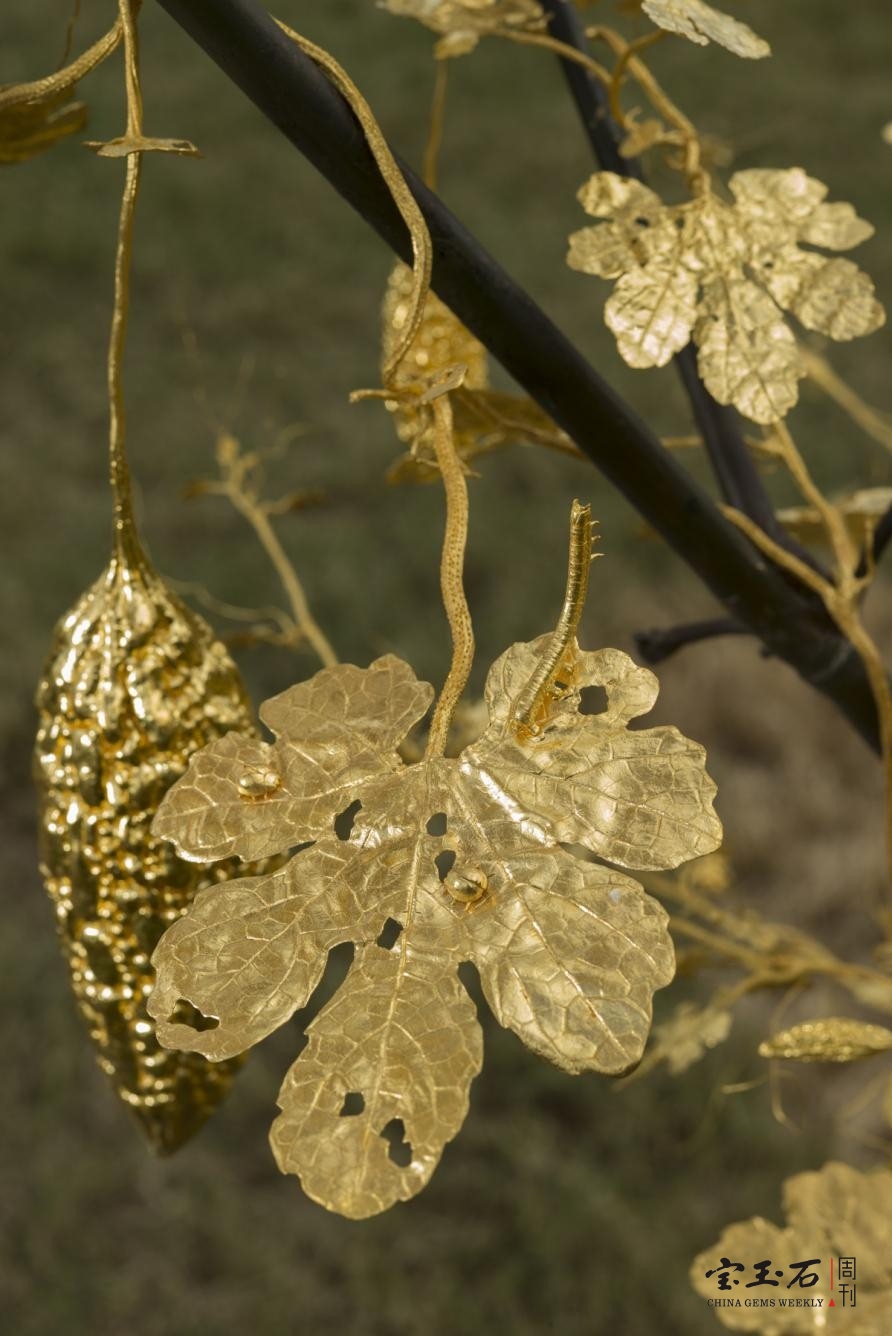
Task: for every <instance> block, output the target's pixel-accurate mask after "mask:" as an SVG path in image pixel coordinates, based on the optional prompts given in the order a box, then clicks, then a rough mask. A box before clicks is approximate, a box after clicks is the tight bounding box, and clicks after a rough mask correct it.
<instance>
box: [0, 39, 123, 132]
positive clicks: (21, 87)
mask: <svg viewBox="0 0 892 1336" xmlns="http://www.w3.org/2000/svg"><path fill="white" fill-rule="evenodd" d="M123 35H124V30H123V27H122V25H121V20H120V18H118V19H117V20H116V21H115V23H114V24H113V25H112V27H111V28H109V30H108V32H107V33H106V34H105V35H104V36H103V37H100V38H99V40H98V41H97V42H94V43H93V45H92V46H91V47H88V48H87V50H86V51H84V52H83V54H82V55H80V56H78V57H77V59H76V60H73V61H72V62H71V64H70V65H66V66H65V67H64V69H61V70H57V71H56V72H55V74H47V75H46V76H45V77H44V78H43V79H34V80H32V82H31V83H22V84H11V85H10V86H9V87H8V88H0V111H5V110H6V108H7V107H17V106H19V105H20V104H21V103H23V102H39V101H41V100H42V99H43V98H46V97H52V96H53V95H54V94H55V93H61V92H64V91H65V89H67V88H72V87H73V86H74V85H75V84H76V83H78V82H79V81H80V80H81V79H83V78H84V77H85V75H87V74H89V73H90V72H91V70H95V68H96V66H97V65H101V64H102V62H103V60H105V59H106V57H107V56H110V55H111V54H112V52H113V51H114V50H116V49H117V47H118V46H119V44H120V41H121V38H122V37H123Z"/></svg>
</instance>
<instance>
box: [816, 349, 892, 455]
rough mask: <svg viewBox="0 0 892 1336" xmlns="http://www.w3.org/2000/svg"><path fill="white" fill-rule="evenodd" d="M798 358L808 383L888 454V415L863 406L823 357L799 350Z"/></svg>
mask: <svg viewBox="0 0 892 1336" xmlns="http://www.w3.org/2000/svg"><path fill="white" fill-rule="evenodd" d="M801 351H802V357H803V360H804V362H805V369H806V371H807V372H808V377H809V380H811V381H812V382H813V383H814V384H815V385H817V386H818V388H819V389H820V390H823V392H824V394H826V395H827V397H828V398H829V399H832V400H833V402H834V403H835V404H838V405H839V407H840V408H841V409H842V410H843V412H844V413H848V415H849V417H850V418H851V419H852V421H853V422H854V423H855V424H856V425H857V426H859V427H860V428H861V430H862V431H863V432H865V433H866V434H867V435H868V436H870V437H872V439H873V440H875V441H876V442H877V444H878V445H881V446H882V447H883V449H884V450H888V451H889V452H890V453H892V420H890V418H889V415H888V414H886V413H882V412H880V411H879V409H876V408H872V407H871V405H870V404H868V403H865V401H864V400H863V399H862V398H861V396H860V395H859V394H857V393H856V392H855V391H854V390H853V389H852V387H851V386H850V385H847V384H846V382H845V381H844V380H843V379H842V377H841V376H839V375H837V373H836V372H835V371H834V369H833V367H832V366H831V365H830V363H829V362H828V361H827V359H826V358H825V357H821V355H820V354H819V353H816V352H815V351H814V350H813V349H812V348H807V347H805V348H802V350H801Z"/></svg>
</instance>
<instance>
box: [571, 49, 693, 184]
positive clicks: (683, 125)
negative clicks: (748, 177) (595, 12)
mask: <svg viewBox="0 0 892 1336" xmlns="http://www.w3.org/2000/svg"><path fill="white" fill-rule="evenodd" d="M586 36H588V37H593V38H600V39H601V40H602V41H604V42H606V43H607V45H608V46H609V47H610V49H611V50H612V51H613V53H614V55H615V56H617V58H618V64H617V67H616V69H615V70H614V72H613V75H612V77H611V80H610V82H609V83H608V85H607V92H608V96H609V97H610V106H611V110H612V111H613V114H614V116H615V117H616V119H617V120H618V121H619V123H620V124H621V125H623V126H624V125H625V116H624V115H623V110H622V107H621V106H620V104H619V83H620V79H621V76H622V75H623V74H624V73H625V72H626V71H628V73H629V74H630V75H631V76H632V78H633V79H634V80H635V82H636V83H637V84H638V86H639V88H640V89H641V90H642V92H643V93H644V94H645V96H646V97H647V99H648V101H649V102H650V104H651V106H652V107H653V109H654V111H656V112H657V113H658V114H659V115H661V116H663V117H664V118H665V119H666V120H667V121H668V122H669V124H670V125H674V126H675V128H676V130H678V132H679V133H680V134H681V136H682V138H683V140H684V153H685V165H684V170H685V175H686V176H687V178H688V181H689V182H691V183H692V184H693V183H694V182H695V181H696V179H697V178H698V177H700V176H701V175H703V171H702V167H701V164H700V153H701V149H700V136H699V135H698V133H697V127H696V126H695V125H694V123H693V122H692V121H690V120H688V118H687V116H685V114H684V112H683V111H682V110H681V108H680V107H678V106H677V105H676V103H675V102H673V100H672V98H671V97H670V96H669V94H668V93H667V92H666V90H665V89H664V88H663V87H662V85H661V84H660V83H659V82H658V81H657V79H656V77H655V76H654V75H653V74H652V73H651V71H650V70H649V69H648V67H647V66H646V65H645V64H644V62H643V61H642V60H639V59H638V57H637V55H635V50H641V49H642V48H643V45H644V43H645V42H646V44H647V45H648V46H650V45H651V42H650V40H648V39H646V38H642V39H641V41H640V43H638V42H631V43H630V42H627V41H626V40H625V38H624V37H622V36H621V35H620V34H619V33H618V32H615V31H614V29H613V28H603V27H595V28H589V29H586ZM655 40H656V37H655ZM617 72H619V78H618V77H617ZM614 90H615V91H614Z"/></svg>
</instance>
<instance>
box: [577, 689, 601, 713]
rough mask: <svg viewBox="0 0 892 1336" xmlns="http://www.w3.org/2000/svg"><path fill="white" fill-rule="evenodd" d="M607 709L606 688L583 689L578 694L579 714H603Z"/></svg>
mask: <svg viewBox="0 0 892 1336" xmlns="http://www.w3.org/2000/svg"><path fill="white" fill-rule="evenodd" d="M606 709H607V688H606V687H599V686H591V687H583V688H582V690H581V691H580V693H579V713H580V714H603V713H604V711H605V710H606Z"/></svg>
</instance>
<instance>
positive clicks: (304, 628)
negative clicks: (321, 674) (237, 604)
mask: <svg viewBox="0 0 892 1336" xmlns="http://www.w3.org/2000/svg"><path fill="white" fill-rule="evenodd" d="M250 464H251V456H250V455H247V456H246V455H240V456H236V457H235V458H233V459H231V460H228V461H225V462H224V466H223V481H222V482H219V483H216V482H215V483H205V484H204V485H203V487H202V490H203V491H205V492H209V493H216V494H217V495H218V496H225V497H226V498H227V500H228V501H229V502H230V504H231V505H232V506H233V508H234V509H235V510H237V511H238V513H239V514H240V515H241V516H243V518H244V519H246V520H247V521H248V523H249V524H250V526H251V528H252V529H253V530H254V533H255V534H256V535H257V538H258V539H259V541H260V544H261V546H262V547H263V550H264V552H265V553H266V555H267V556H268V557H269V559H270V562H271V563H272V565H273V567H274V569H275V572H276V574H277V575H278V577H279V580H280V582H281V584H282V588H283V589H284V591H285V595H286V597H287V599H288V602H289V604H290V606H291V613H292V617H293V619H294V625H295V628H296V630H297V631H298V632H299V634H300V635H301V636H302V637H303V638H305V639H306V640H307V642H308V643H309V644H310V645H311V646H312V647H313V650H314V651H315V653H316V654H317V655H318V657H319V660H320V662H321V663H322V664H323V666H324V667H326V668H331V667H333V666H334V665H335V664H336V663H338V656H337V654H336V653H335V651H334V649H333V647H332V644H331V641H330V640H329V639H328V637H327V636H326V634H325V632H324V631H323V630H322V627H321V626H320V625H319V623H318V622H317V621H316V618H315V617H314V616H313V613H312V611H311V609H310V603H309V600H308V598H307V595H306V591H305V590H304V587H303V584H302V583H301V580H300V577H299V576H298V574H297V571H296V570H295V569H294V566H293V565H292V564H291V562H290V561H289V559H288V555H287V553H286V552H285V549H284V548H283V547H282V544H281V542H280V541H279V536H278V534H277V533H276V531H275V529H274V528H273V526H272V524H271V523H270V518H269V516H270V511H269V507H268V506H266V505H264V504H263V503H262V502H259V501H257V500H256V499H255V498H254V497H253V496H251V495H250V493H249V492H248V491H247V489H246V488H245V486H244V474H245V470H246V468H247V467H249V466H250Z"/></svg>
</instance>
